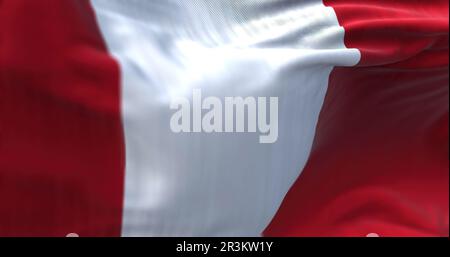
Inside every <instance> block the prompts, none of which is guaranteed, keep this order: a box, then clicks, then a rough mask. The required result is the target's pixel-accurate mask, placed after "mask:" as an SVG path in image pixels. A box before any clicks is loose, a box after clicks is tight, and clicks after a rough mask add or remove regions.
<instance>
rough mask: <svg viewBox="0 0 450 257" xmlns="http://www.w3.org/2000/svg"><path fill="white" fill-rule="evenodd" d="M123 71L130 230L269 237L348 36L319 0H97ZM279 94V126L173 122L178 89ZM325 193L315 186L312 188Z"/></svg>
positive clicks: (354, 53) (351, 55) (348, 59)
mask: <svg viewBox="0 0 450 257" xmlns="http://www.w3.org/2000/svg"><path fill="white" fill-rule="evenodd" d="M92 4H93V7H94V9H95V12H96V14H97V18H98V22H99V25H100V28H101V31H102V33H103V36H104V38H105V40H106V42H107V45H108V47H109V49H110V52H111V53H112V54H113V56H114V57H115V58H116V59H117V60H118V62H119V64H120V67H121V76H122V82H121V83H122V85H121V86H122V111H123V114H122V115H123V125H124V131H125V150H126V171H125V196H124V198H125V199H124V215H123V225H122V234H123V235H124V236H258V235H260V234H261V232H262V231H263V230H264V228H265V227H266V226H267V225H268V223H269V222H270V221H271V219H272V218H273V216H274V214H275V213H276V211H277V209H278V208H279V205H280V204H281V201H282V200H283V198H284V196H285V194H286V193H287V191H288V190H289V188H290V187H291V185H292V184H293V182H294V181H295V180H296V179H297V177H298V176H299V174H300V172H301V170H302V169H303V167H304V165H305V162H306V161H307V158H308V156H309V153H310V149H311V145H312V141H313V138H314V133H315V127H316V123H317V119H318V115H319V112H320V110H321V107H322V103H323V100H324V96H325V93H326V90H327V85H328V79H329V74H330V72H331V70H332V68H333V67H334V66H336V65H345V66H351V65H355V64H356V63H357V62H358V61H359V59H360V54H359V52H358V50H356V49H347V48H346V47H345V46H344V43H343V36H344V30H343V28H342V27H340V26H339V24H338V21H337V19H336V15H335V13H334V11H333V9H332V8H328V7H325V6H324V5H323V4H322V2H321V1H319V0H314V1H313V0H308V1H288V0H261V1H257V0H240V1H219V0H216V1H214V0H209V1H208V0H194V1H183V0H179V1H170V0H152V1H146V0H92ZM193 88H200V89H201V90H202V94H203V95H205V96H216V97H219V98H222V97H225V96H243V97H245V96H254V97H260V96H267V97H279V132H278V134H279V136H278V140H277V141H276V142H275V143H273V144H260V143H259V141H258V137H259V134H257V133H179V134H176V133H173V132H172V131H171V130H170V126H169V124H170V117H171V115H172V114H173V113H174V110H171V109H170V108H169V104H170V100H171V99H172V98H173V97H175V96H186V97H190V95H191V94H192V89H193ZM311 197H312V198H313V197H314V196H313V195H312V196H311Z"/></svg>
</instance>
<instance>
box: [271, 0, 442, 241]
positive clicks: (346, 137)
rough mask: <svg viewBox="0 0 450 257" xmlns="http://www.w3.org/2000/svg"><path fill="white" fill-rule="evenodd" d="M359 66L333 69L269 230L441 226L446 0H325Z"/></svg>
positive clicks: (385, 232)
mask: <svg viewBox="0 0 450 257" xmlns="http://www.w3.org/2000/svg"><path fill="white" fill-rule="evenodd" d="M325 4H326V5H328V6H331V7H333V8H334V9H335V11H336V13H337V16H338V20H339V22H340V24H341V25H342V26H344V28H345V31H346V35H345V43H346V46H347V47H349V48H357V49H359V50H360V51H361V54H362V59H361V62H360V64H359V65H358V67H353V68H336V69H335V70H334V71H333V72H332V74H331V76H330V83H329V89H328V92H327V96H326V99H325V103H324V106H323V109H322V112H321V115H320V117H319V124H318V127H317V133H316V138H315V142H314V145H313V149H312V153H311V156H310V160H309V162H308V164H307V166H306V167H305V169H304V171H303V173H302V174H301V176H300V178H299V179H298V180H297V181H296V183H295V184H294V186H293V187H292V188H291V190H290V192H289V193H288V195H287V197H286V198H285V200H284V202H283V204H282V206H281V208H280V210H279V212H278V213H277V215H276V217H275V218H274V220H273V221H272V223H271V224H270V226H269V227H268V228H267V230H266V231H265V235H268V236H365V235H367V234H369V233H377V234H378V235H380V236H448V234H449V223H448V222H449V166H448V165H449V162H448V161H449V159H448V107H449V101H448V97H449V96H448V83H449V79H448V1H446V0H445V1H412V0H408V1H406V0H405V1H390V0H369V1H357V0H327V1H325Z"/></svg>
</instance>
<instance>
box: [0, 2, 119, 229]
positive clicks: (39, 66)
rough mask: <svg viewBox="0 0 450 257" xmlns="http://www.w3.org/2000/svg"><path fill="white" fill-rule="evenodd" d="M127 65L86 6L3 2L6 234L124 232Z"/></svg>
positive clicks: (0, 124)
mask: <svg viewBox="0 0 450 257" xmlns="http://www.w3.org/2000/svg"><path fill="white" fill-rule="evenodd" d="M119 92H120V91H119V69H118V66H117V64H116V63H115V62H114V61H113V59H112V58H110V57H109V56H108V54H107V50H106V47H105V44H104V42H103V41H102V39H101V37H100V32H99V31H98V29H97V25H96V23H95V19H94V14H93V11H92V10H91V7H90V5H89V2H88V1H84V0H64V1H61V0H42V1H29V0H0V97H1V101H0V203H1V208H0V236H30V235H31V236H36V235H39V236H65V235H66V234H68V233H70V232H75V233H78V234H79V235H81V236H118V235H120V227H121V225H120V223H121V215H122V200H123V189H122V188H123V185H122V184H123V167H124V156H123V155H124V154H123V149H124V148H123V139H122V137H123V136H122V128H121V121H120V112H119V110H120V108H119V107H120V104H119V99H120V97H119Z"/></svg>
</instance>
